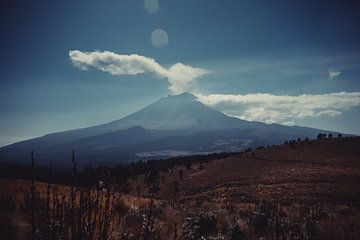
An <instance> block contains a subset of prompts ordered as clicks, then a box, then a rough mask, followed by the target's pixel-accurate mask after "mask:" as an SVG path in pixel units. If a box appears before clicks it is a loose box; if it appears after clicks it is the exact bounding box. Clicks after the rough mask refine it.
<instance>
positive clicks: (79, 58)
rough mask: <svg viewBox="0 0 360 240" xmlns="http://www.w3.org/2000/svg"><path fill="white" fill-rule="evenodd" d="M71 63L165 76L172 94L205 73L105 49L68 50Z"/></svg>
mask: <svg viewBox="0 0 360 240" xmlns="http://www.w3.org/2000/svg"><path fill="white" fill-rule="evenodd" d="M69 56H70V59H71V61H72V62H73V64H74V66H76V67H78V68H80V69H82V70H88V69H90V68H94V69H97V70H100V71H103V72H107V73H110V74H112V75H137V74H141V73H151V74H154V75H155V76H157V77H159V78H166V79H167V80H168V82H169V84H170V86H169V89H170V91H171V92H172V93H174V94H178V93H181V92H184V91H188V90H189V89H190V87H191V83H192V82H193V81H194V80H195V79H196V78H198V77H200V76H202V75H204V74H206V73H208V71H207V70H205V69H202V68H194V67H192V66H189V65H184V64H182V63H176V64H174V65H172V66H170V67H169V68H165V67H163V66H161V65H160V64H159V63H157V62H156V61H155V59H153V58H149V57H145V56H141V55H137V54H130V55H125V54H116V53H113V52H109V51H103V52H101V51H94V52H82V51H79V50H73V51H69Z"/></svg>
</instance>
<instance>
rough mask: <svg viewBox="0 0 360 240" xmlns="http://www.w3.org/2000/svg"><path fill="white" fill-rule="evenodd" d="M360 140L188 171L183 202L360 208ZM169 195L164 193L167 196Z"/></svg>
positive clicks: (284, 148) (292, 148)
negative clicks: (263, 201)
mask: <svg viewBox="0 0 360 240" xmlns="http://www.w3.org/2000/svg"><path fill="white" fill-rule="evenodd" d="M359 184H360V138H341V139H322V140H314V141H309V142H306V141H301V142H297V143H295V144H291V145H290V144H288V145H280V146H273V147H270V148H264V149H259V150H256V151H254V152H253V153H247V154H241V155H239V156H236V157H230V158H226V159H221V160H216V161H212V162H209V163H207V164H205V165H204V170H201V171H189V172H187V171H185V174H184V178H183V180H182V181H181V187H182V190H183V197H184V198H190V199H194V198H196V199H204V200H205V199H206V200H209V199H212V200H220V199H223V198H228V199H231V200H236V201H244V200H245V201H252V200H254V199H269V198H278V199H279V200H283V201H289V202H297V201H298V202H304V201H313V202H319V201H320V202H322V201H324V202H332V203H337V202H340V203H349V204H355V203H359V202H360V185H359ZM166 194H167V193H165V192H164V196H166Z"/></svg>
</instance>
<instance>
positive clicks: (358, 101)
mask: <svg viewBox="0 0 360 240" xmlns="http://www.w3.org/2000/svg"><path fill="white" fill-rule="evenodd" d="M197 97H198V98H199V100H200V101H201V102H203V103H204V104H206V105H209V106H211V107H214V108H216V109H218V110H220V111H222V112H224V113H225V114H228V115H230V116H234V117H238V118H241V119H244V120H250V121H261V122H266V123H274V122H276V123H282V124H291V123H293V121H294V120H297V119H306V118H310V117H319V116H330V117H334V116H338V115H340V114H342V112H343V111H346V110H348V109H350V108H352V107H356V106H360V92H338V93H328V94H304V95H299V96H288V95H273V94H269V93H255V94H246V95H226V94H210V95H207V96H205V95H201V94H198V95H197Z"/></svg>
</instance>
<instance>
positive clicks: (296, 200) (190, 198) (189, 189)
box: [0, 137, 360, 239]
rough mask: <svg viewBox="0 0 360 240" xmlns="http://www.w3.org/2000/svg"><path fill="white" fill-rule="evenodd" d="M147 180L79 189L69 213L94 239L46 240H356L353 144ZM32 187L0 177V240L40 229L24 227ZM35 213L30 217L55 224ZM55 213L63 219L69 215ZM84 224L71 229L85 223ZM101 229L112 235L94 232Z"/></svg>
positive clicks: (294, 149) (325, 142)
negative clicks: (90, 223)
mask: <svg viewBox="0 0 360 240" xmlns="http://www.w3.org/2000/svg"><path fill="white" fill-rule="evenodd" d="M146 178H147V175H146V174H145V175H138V176H133V177H131V179H130V180H129V189H131V190H130V192H127V193H126V194H125V193H121V192H117V191H115V190H113V191H111V190H107V191H104V190H100V192H101V193H100V194H99V190H94V189H91V193H89V197H88V198H85V197H83V195H84V196H85V195H86V194H85V193H86V191H88V190H86V189H82V188H77V191H76V194H75V195H76V196H75V197H74V202H75V203H74V204H73V206H74V209H76V211H75V210H74V212H78V214H79V217H78V218H79V219H82V216H83V215H86V214H88V216H90V217H89V219H90V218H91V219H95V222H97V223H96V226H94V230H93V232H94V233H95V234H93V235H89V233H88V232H86V231H85V230H82V229H81V227H79V229H75V230H74V229H72V228H71V227H70V225H69V224H67V223H63V225H64V226H65V227H63V228H61V229H66V230H61V229H60V228H59V229H60V230H59V229H58V230H56V231H55V230H51V231H53V235H51V234H50V233H49V232H50V230H49V229H48V230H46V231H48V233H47V234H50V235H51V236H52V237H51V238H52V239H74V235H72V233H73V232H74V231H77V232H78V234H80V235H77V236H82V239H159V238H160V239H360V211H359V207H360V138H359V137H345V138H324V139H319V140H310V141H305V140H301V141H294V142H290V143H288V144H284V145H278V146H271V147H266V148H258V149H257V150H254V151H250V152H247V153H241V154H239V155H236V156H232V157H228V158H224V159H215V160H211V161H209V162H201V163H194V164H192V165H191V166H187V167H186V166H184V165H179V166H174V167H173V168H171V169H168V170H167V171H162V172H159V173H158V176H157V177H156V181H155V182H154V183H153V184H155V185H156V186H157V188H158V190H157V191H153V192H150V191H149V184H146V183H145V182H146ZM30 186H31V181H27V180H15V179H10V178H6V179H5V178H3V179H1V180H0V193H1V199H0V200H1V205H2V206H1V209H0V211H1V212H0V223H1V228H0V232H2V233H1V234H2V235H0V238H1V239H8V238H9V236H10V237H12V238H14V239H31V229H32V228H33V227H36V228H38V229H40V230H41V228H40V226H42V225H41V222H42V221H43V220H42V219H39V220H37V221H38V222H37V223H36V224H34V223H32V222H31V217H30V216H31V214H30V213H31V212H33V211H34V210H33V208H34V207H32V208H29V207H27V208H26V207H24V205H26V201H28V199H27V198H28V197H26V196H27V194H29V192H30ZM49 188H50V190H49ZM55 188H56V193H55V192H54V189H55ZM71 188H72V187H71V186H61V185H51V186H49V185H48V184H47V183H41V182H37V183H36V191H37V192H38V196H37V197H36V199H37V200H36V201H38V204H39V205H40V202H41V201H40V200H41V199H43V201H42V204H44V202H45V200H44V199H46V198H47V195H48V196H49V200H48V202H46V203H45V206H49V209H52V208H55V207H56V206H58V208H59V206H60V205H59V204H58V205H56V204H54V202H55V200H54V196H55V195H58V196H64V198H63V200H62V203H61V204H64V203H69V202H70V201H71V197H69V196H70V192H71ZM110 189H111V188H110ZM82 197H83V199H86V200H81V199H82ZM56 199H57V198H56ZM99 199H100V200H99ZM56 201H58V200H56ZM91 201H93V202H94V203H95V205H96V204H97V205H96V206H97V207H99V208H100V209H102V210H100V211H99V213H97V210H96V209H93V210H91V207H88V205H89V206H90V205H91V204H90V203H91ZM107 201H108V202H107ZM83 202H85V203H86V204H88V205H86V204H84V203H83ZM61 206H63V205H61ZM66 206H70V208H71V206H72V205H71V204H69V205H66ZM95 208H96V207H95ZM38 209H40V210H36V211H38V212H36V211H35V214H38V216H46V218H47V219H53V218H54V219H55V218H56V217H58V216H57V215H56V214H51V213H48V215H46V214H45V215H41V211H42V210H41V208H38ZM45 209H46V207H45ZM59 209H60V208H59ZM61 209H62V210H61V211H62V213H61V214H63V215H64V216H68V215H66V214H70V213H69V212H67V211H66V209H65V208H64V207H62V208H61ZM84 209H87V210H84ZM119 209H120V210H119ZM49 211H50V210H48V212H49ZM61 211H60V212H61ZM50 212H51V211H50ZM74 212H72V214H74ZM85 212H86V214H85ZM61 214H60V215H61ZM81 214H83V215H81ZM63 215H61V216H63ZM108 216H110V217H108ZM107 217H108V218H107ZM62 219H64V217H62ZM65 219H66V218H65ZM84 219H85V220H82V221H83V222H81V221H80V220H79V226H82V227H84V226H85V225H86V221H87V218H85V217H84ZM46 221H47V220H46ZM58 221H60V220H58ZM49 222H51V221H50V220H49ZM54 222H56V219H55V220H54ZM104 223H105V225H106V223H108V225H109V229H110V230H109V229H105V230H104V229H103V228H102V227H101V226H103V225H104ZM35 225H36V226H35ZM45 225H46V224H45ZM66 226H67V227H66ZM144 226H145V227H144ZM45 228H46V227H45ZM46 229H47V228H46ZM40 230H38V231H40ZM61 231H63V232H61ZM104 231H105V233H104ZM69 232H70V233H69ZM97 232H98V233H99V234H97V235H96V233H97ZM81 234H82V235H81ZM86 234H88V235H86ZM50 235H45V236H48V238H49V236H50ZM84 236H85V237H84ZM86 236H88V238H86ZM89 236H91V237H89ZM202 237H203V238H202ZM38 238H39V239H40V237H38ZM76 238H77V237H75V239H76ZM42 239H44V238H42Z"/></svg>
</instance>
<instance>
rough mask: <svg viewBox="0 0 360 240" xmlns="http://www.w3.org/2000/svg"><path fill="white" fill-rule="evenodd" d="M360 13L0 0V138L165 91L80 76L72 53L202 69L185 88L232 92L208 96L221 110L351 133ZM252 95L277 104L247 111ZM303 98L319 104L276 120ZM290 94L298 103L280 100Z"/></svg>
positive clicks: (117, 108) (160, 82) (256, 4)
mask: <svg viewBox="0 0 360 240" xmlns="http://www.w3.org/2000/svg"><path fill="white" fill-rule="evenodd" d="M153 1H156V0H153ZM153 1H152V0H151V2H153ZM359 10H360V8H359V4H358V3H356V1H346V0H345V1H344V0H342V1H308V0H302V1H287V0H272V1H271V0H262V1H260V0H245V1H244V0H242V1H239V0H236V1H235V0H233V1H230V0H229V1H220V0H217V1H215V0H191V1H190V0H189V1H175V0H166V1H165V0H158V9H157V11H155V12H153V13H149V12H148V11H147V10H146V9H145V7H144V1H143V0H116V1H99V0H96V1H95V0H94V1H90V0H86V1H85V0H84V1H43V0H39V1H14V0H12V1H10V0H5V1H4V0H3V1H1V3H0V25H1V27H0V30H1V35H0V36H1V38H0V48H1V49H0V50H1V58H0V61H1V62H0V102H1V103H0V114H1V115H0V145H5V144H8V143H11V142H14V141H17V140H21V139H26V138H30V137H35V136H40V135H42V134H45V133H49V132H53V131H61V130H66V129H72V128H78V127H84V126H89V125H92V124H98V123H103V122H107V121H111V120H114V119H117V118H120V117H122V116H125V115H126V114H128V113H131V112H133V111H135V110H137V109H139V108H141V107H142V106H144V105H146V104H148V103H151V102H153V101H155V100H157V99H158V98H160V97H163V96H166V95H168V94H171V91H169V90H168V87H169V81H168V80H167V76H165V77H164V76H163V77H159V76H155V75H154V74H151V73H147V72H146V71H145V73H141V74H136V75H132V74H121V75H113V74H109V72H104V71H98V70H99V69H97V70H96V67H94V68H90V69H88V71H83V70H81V69H79V67H76V66H74V64H73V62H72V61H71V59H70V58H69V51H71V50H79V51H81V52H94V51H96V50H98V51H110V52H113V53H116V54H119V55H128V54H138V55H141V56H145V57H149V58H153V59H155V60H156V62H157V63H159V64H160V65H161V66H163V67H164V68H165V69H167V68H169V67H170V66H172V65H173V64H175V63H182V64H185V65H189V66H192V67H194V68H195V67H196V68H201V69H205V70H206V71H207V73H206V74H204V75H202V76H200V77H198V78H197V79H196V80H194V81H193V83H192V85H191V86H192V87H191V89H187V90H190V91H191V92H193V93H195V94H198V95H199V96H200V95H201V96H212V95H213V94H221V95H222V97H224V96H227V95H229V94H231V95H232V96H238V97H240V98H235V97H234V98H233V99H232V100H231V101H230V102H229V101H227V102H226V103H225V104H221V103H216V104H215V103H213V102H210V103H209V104H210V105H212V106H214V107H215V108H217V109H219V110H222V111H224V112H225V113H227V114H231V115H234V116H239V117H242V118H246V119H249V120H260V121H267V122H280V123H286V124H298V125H306V126H313V127H319V128H325V129H332V130H339V131H344V132H350V133H358V134H360V126H359V124H358V123H357V122H358V121H359V120H360V99H359V95H356V93H359V92H360V79H359V77H360V14H359ZM155 29H163V30H164V31H165V32H166V33H167V34H168V39H169V41H168V43H167V44H166V45H165V46H162V47H156V46H154V45H153V44H152V42H151V40H150V38H151V34H152V32H153V31H154V30H155ZM339 92H345V93H346V94H345V95H344V96H345V97H341V99H344V98H345V99H346V101H344V102H342V103H341V104H342V105H341V104H340V105H339V106H338V105H336V104H334V103H333V102H337V101H334V99H333V98H332V97H330V98H329V94H332V93H339ZM256 93H262V94H270V95H271V96H275V97H276V96H277V97H279V98H278V99H280V100H281V101H280V100H279V101H280V102H279V101H275V102H272V100H271V99H272V98H266V99H264V100H263V101H265V103H266V104H263V103H256V104H255V103H254V102H251V104H250V105H249V106H245V105H246V104H247V103H246V102H245V101H244V100H243V99H244V98H245V97H244V96H247V97H248V98H251V97H253V95H251V94H256ZM349 93H355V94H352V95H349ZM304 94H306V95H308V97H307V100H306V101H305V102H306V103H309V102H310V103H311V102H312V101H315V102H316V101H320V102H321V104H320V105H321V106H318V107H313V108H309V109H299V110H296V111H295V110H294V111H291V113H289V116H288V117H281V116H280V115H281V114H280V112H281V111H284V112H283V113H287V112H288V111H289V107H288V105H287V104H288V103H289V101H290V102H292V103H293V102H294V101H295V102H296V103H298V104H301V103H304V101H303V100H301V101H300V99H302V98H300V97H299V96H301V95H304ZM287 95H289V96H294V97H297V98H295V100H293V99H290V100H289V99H287V98H282V97H283V96H287ZM319 96H320V97H319ZM221 99H223V98H221ZM239 99H240V100H239ZM217 101H220V100H219V99H217ZM332 101H333V102H332ZM260 104H263V105H264V107H259V106H260ZM224 105H226V106H227V107H224ZM229 105H231V111H230V110H229V108H230V107H229ZM265 105H266V106H265ZM284 105H286V106H287V107H284ZM334 105H336V106H334ZM237 106H238V109H236V107H237ZM276 106H283V107H276ZM250 107H254V108H252V109H254V111H250ZM291 108H293V107H291ZM246 111H247V112H246ZM260 112H261V114H260Z"/></svg>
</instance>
